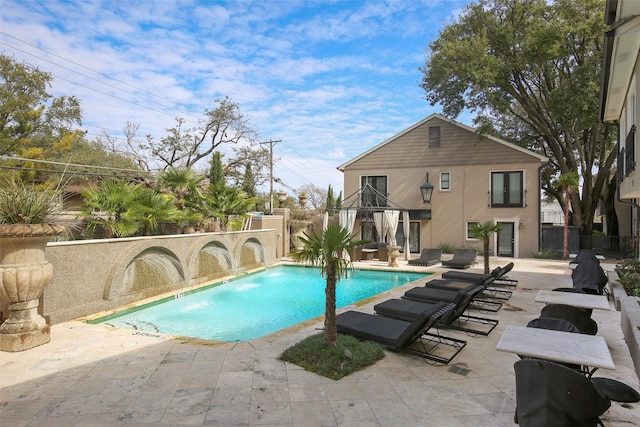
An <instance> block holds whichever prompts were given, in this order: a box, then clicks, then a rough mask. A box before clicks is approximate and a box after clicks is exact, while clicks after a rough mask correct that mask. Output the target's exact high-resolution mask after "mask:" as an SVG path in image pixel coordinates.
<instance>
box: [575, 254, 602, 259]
mask: <svg viewBox="0 0 640 427" xmlns="http://www.w3.org/2000/svg"><path fill="white" fill-rule="evenodd" d="M577 256H578V254H569V258H571V259H574V258H575V257H577ZM596 259H604V255H596Z"/></svg>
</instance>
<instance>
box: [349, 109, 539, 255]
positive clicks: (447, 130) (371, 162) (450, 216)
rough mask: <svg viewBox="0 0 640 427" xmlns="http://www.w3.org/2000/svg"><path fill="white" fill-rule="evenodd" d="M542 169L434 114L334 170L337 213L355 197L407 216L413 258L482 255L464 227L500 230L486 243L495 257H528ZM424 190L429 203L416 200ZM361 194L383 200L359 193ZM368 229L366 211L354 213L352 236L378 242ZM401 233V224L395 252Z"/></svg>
mask: <svg viewBox="0 0 640 427" xmlns="http://www.w3.org/2000/svg"><path fill="white" fill-rule="evenodd" d="M547 161H548V159H547V158H546V157H543V156H540V155H538V154H536V153H533V152H531V151H528V150H526V149H523V148H521V147H518V146H516V145H514V144H511V143H508V142H506V141H503V140H500V139H498V138H494V137H491V136H481V135H479V134H478V133H477V132H476V131H475V130H474V129H473V128H470V127H468V126H466V125H463V124H461V123H458V122H455V121H453V120H450V119H447V118H446V117H444V116H442V115H439V114H433V115H431V116H429V117H427V118H425V119H423V120H422V121H420V122H418V123H416V124H414V125H413V126H411V127H409V128H407V129H405V130H403V131H401V132H400V133H398V134H396V135H394V136H392V137H391V138H389V139H387V140H385V141H383V142H381V143H380V144H378V145H376V146H375V147H373V148H371V149H370V150H367V151H365V152H364V153H362V154H360V155H358V156H357V157H355V158H353V159H351V160H349V161H348V162H346V163H344V164H342V165H340V166H338V170H340V171H342V172H343V173H344V194H345V195H346V197H345V202H344V203H343V208H345V207H349V203H350V202H349V200H348V198H349V196H350V195H353V194H357V195H358V196H357V202H356V205H357V206H356V208H357V207H358V206H362V205H363V204H364V203H365V202H366V203H369V204H371V203H372V201H373V203H374V204H375V203H376V202H377V203H379V204H383V205H386V206H389V209H398V210H403V211H405V212H409V223H410V227H409V246H410V252H411V253H413V254H418V253H419V252H420V251H421V250H422V249H423V248H437V247H441V246H442V245H448V246H450V247H455V248H462V247H465V248H478V249H481V248H482V245H481V243H480V242H479V241H478V240H477V239H475V238H473V236H472V234H471V233H470V232H469V227H470V225H472V224H474V223H485V222H487V221H492V222H494V223H499V224H500V225H501V226H502V230H501V231H500V232H499V233H497V234H494V238H493V241H492V242H491V243H490V250H491V252H492V253H493V254H496V255H498V256H503V257H514V258H519V257H530V256H531V255H532V253H534V252H536V251H538V249H539V240H540V208H541V201H540V168H541V167H542V166H544V165H545V164H546V163H547ZM426 182H428V183H429V184H430V185H431V186H433V193H432V196H431V201H430V203H425V201H424V200H423V197H422V196H421V189H420V187H421V186H423V185H424V184H425V183H426ZM367 187H371V188H373V189H375V191H374V192H375V194H379V195H381V197H378V198H376V197H372V192H371V191H369V192H368V193H367V192H362V191H361V189H363V188H367ZM385 196H386V197H385ZM365 199H367V200H365ZM401 221H402V219H401ZM371 222H372V221H371V219H370V218H368V217H367V215H366V210H359V213H358V218H357V220H356V224H355V227H354V231H355V232H357V233H359V234H360V237H362V238H371V239H374V240H376V239H379V237H378V236H377V235H376V229H375V227H373V225H372V223H371ZM404 230H405V227H404V224H403V223H402V222H401V224H400V225H399V226H398V228H397V233H396V238H397V242H398V244H399V245H402V244H403V243H402V242H403V241H404V234H405V231H404ZM413 257H416V255H413Z"/></svg>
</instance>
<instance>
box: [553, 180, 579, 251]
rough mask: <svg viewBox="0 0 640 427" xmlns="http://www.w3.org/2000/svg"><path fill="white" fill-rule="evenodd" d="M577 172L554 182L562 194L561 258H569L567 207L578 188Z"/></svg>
mask: <svg viewBox="0 0 640 427" xmlns="http://www.w3.org/2000/svg"><path fill="white" fill-rule="evenodd" d="M578 181H579V177H578V172H576V171H571V172H567V173H566V174H563V175H560V177H558V179H557V180H556V188H558V189H560V190H562V192H564V230H563V231H564V232H563V242H562V258H563V259H567V258H569V205H570V204H571V201H570V200H569V199H570V198H571V194H572V193H573V192H574V191H575V189H576V188H578Z"/></svg>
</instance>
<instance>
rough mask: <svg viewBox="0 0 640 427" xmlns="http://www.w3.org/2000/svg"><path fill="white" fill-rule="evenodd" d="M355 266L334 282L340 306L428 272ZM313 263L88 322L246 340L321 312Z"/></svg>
mask: <svg viewBox="0 0 640 427" xmlns="http://www.w3.org/2000/svg"><path fill="white" fill-rule="evenodd" d="M426 276H427V275H426V274H423V273H407V272H401V271H398V272H395V271H394V272H386V271H373V270H356V271H355V272H354V273H353V274H351V275H350V276H349V278H347V279H344V278H343V279H341V280H340V281H339V282H338V285H337V287H336V306H337V307H338V308H340V307H344V306H346V305H349V304H353V303H355V302H357V301H360V300H363V299H365V298H368V297H371V296H373V295H376V294H379V293H381V292H384V291H387V290H389V289H393V288H395V287H397V286H400V285H404V284H406V283H408V282H412V281H414V280H418V279H421V278H424V277H426ZM325 283H326V282H325V279H324V278H323V277H322V276H321V275H320V270H319V269H317V268H305V267H294V266H279V267H274V268H271V269H268V270H265V271H263V272H260V273H256V274H251V275H246V276H242V277H240V278H238V279H233V280H230V281H228V282H225V283H223V284H220V285H217V286H211V287H207V288H205V289H204V290H198V291H195V292H192V293H189V294H185V295H184V296H182V297H178V298H172V299H169V300H164V301H163V302H161V303H156V304H153V305H148V306H143V307H140V308H137V309H136V310H135V311H132V310H130V311H128V312H125V313H124V314H121V315H112V316H109V317H106V318H102V319H97V320H95V321H92V322H91V323H101V324H109V325H112V326H116V327H119V328H127V329H135V330H140V331H148V332H157V333H163V334H171V335H182V336H189V337H195V338H203V339H210V340H217V341H248V340H252V339H256V338H260V337H263V336H265V335H268V334H270V333H273V332H276V331H279V330H280V329H284V328H287V327H289V326H292V325H295V324H297V323H300V322H303V321H305V320H309V319H312V318H314V317H317V316H320V315H322V314H324V303H325V296H324V288H325Z"/></svg>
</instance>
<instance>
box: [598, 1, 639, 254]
mask: <svg viewBox="0 0 640 427" xmlns="http://www.w3.org/2000/svg"><path fill="white" fill-rule="evenodd" d="M605 22H606V24H607V25H609V28H610V30H609V31H607V32H606V33H605V37H604V41H605V43H604V58H603V66H602V71H603V73H602V90H601V94H600V95H601V99H600V113H601V119H602V121H603V122H604V123H610V124H612V125H615V126H617V127H618V144H617V147H616V148H617V150H618V161H617V176H616V178H617V185H618V188H617V192H618V203H617V204H616V214H617V216H618V220H619V224H620V226H619V233H620V235H621V236H629V237H634V238H638V237H640V224H639V223H640V207H639V206H638V203H640V171H639V170H638V167H637V162H638V159H639V158H640V149H639V147H638V142H637V136H636V134H637V126H638V114H640V98H639V97H640V76H639V68H640V64H639V62H638V53H640V2H639V1H637V0H615V1H611V0H609V1H607V4H606V11H605ZM636 257H638V246H636Z"/></svg>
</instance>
